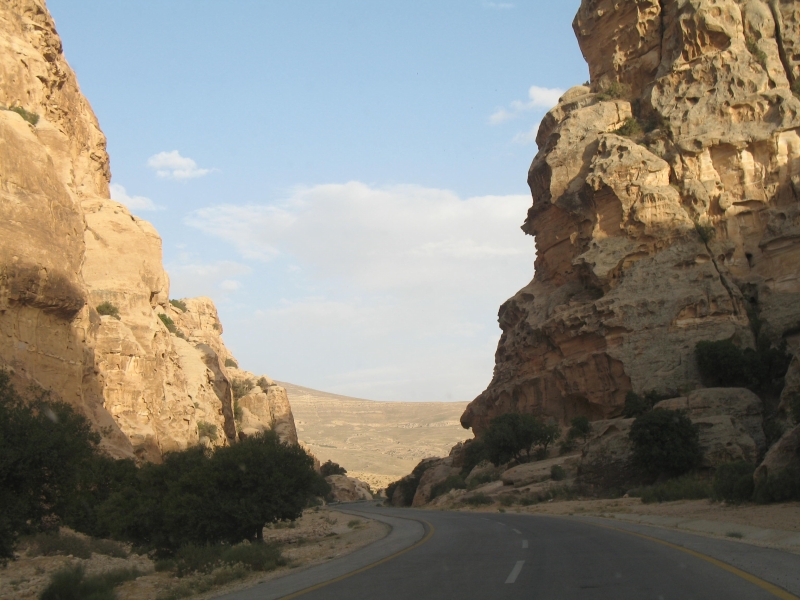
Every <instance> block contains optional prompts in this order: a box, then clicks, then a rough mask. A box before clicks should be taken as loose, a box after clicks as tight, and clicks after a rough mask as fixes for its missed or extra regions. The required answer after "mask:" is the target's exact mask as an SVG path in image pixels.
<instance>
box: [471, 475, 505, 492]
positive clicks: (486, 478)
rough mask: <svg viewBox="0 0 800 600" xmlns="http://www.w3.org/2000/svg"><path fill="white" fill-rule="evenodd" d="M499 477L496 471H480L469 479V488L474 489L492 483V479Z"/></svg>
mask: <svg viewBox="0 0 800 600" xmlns="http://www.w3.org/2000/svg"><path fill="white" fill-rule="evenodd" d="M498 479H499V477H498V475H497V473H494V472H486V473H479V474H478V475H475V477H473V478H472V479H470V480H469V483H468V484H467V489H468V490H474V489H475V488H477V487H480V486H482V485H484V484H485V483H491V482H492V481H497V480H498Z"/></svg>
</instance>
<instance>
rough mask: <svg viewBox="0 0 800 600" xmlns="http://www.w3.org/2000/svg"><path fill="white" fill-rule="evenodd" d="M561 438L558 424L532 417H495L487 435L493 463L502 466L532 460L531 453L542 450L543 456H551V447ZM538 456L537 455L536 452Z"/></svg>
mask: <svg viewBox="0 0 800 600" xmlns="http://www.w3.org/2000/svg"><path fill="white" fill-rule="evenodd" d="M560 435H561V430H560V429H559V427H558V425H557V424H547V423H544V422H543V421H542V420H541V419H539V418H537V417H535V416H534V415H531V414H527V413H524V414H520V413H506V414H503V415H500V416H499V417H495V418H494V419H492V421H491V422H490V423H489V427H488V428H487V430H486V431H485V432H484V434H483V443H484V444H485V446H486V450H487V454H488V456H489V460H490V461H492V463H493V464H494V465H496V466H497V465H501V464H503V463H506V462H508V461H510V460H512V459H514V460H516V461H517V462H523V453H524V455H525V459H527V460H530V458H531V450H532V449H533V448H536V447H538V449H539V450H540V451H541V452H540V454H539V455H540V456H541V455H544V456H545V457H546V456H547V447H548V446H549V445H550V444H552V443H553V442H554V441H555V440H557V439H558V437H559V436H560ZM534 455H535V453H534Z"/></svg>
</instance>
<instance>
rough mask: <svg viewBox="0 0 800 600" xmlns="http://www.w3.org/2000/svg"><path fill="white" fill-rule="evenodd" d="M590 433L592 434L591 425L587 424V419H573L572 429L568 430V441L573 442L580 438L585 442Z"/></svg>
mask: <svg viewBox="0 0 800 600" xmlns="http://www.w3.org/2000/svg"><path fill="white" fill-rule="evenodd" d="M590 433H592V424H591V423H590V422H589V417H575V418H574V419H572V427H570V428H569V439H571V440H574V439H577V438H579V437H581V438H583V441H584V442H585V441H586V439H587V438H588V437H589V434H590Z"/></svg>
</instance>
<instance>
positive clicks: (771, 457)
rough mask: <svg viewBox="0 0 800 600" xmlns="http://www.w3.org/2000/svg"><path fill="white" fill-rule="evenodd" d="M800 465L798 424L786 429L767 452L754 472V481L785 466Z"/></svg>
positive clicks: (795, 467) (795, 466)
mask: <svg viewBox="0 0 800 600" xmlns="http://www.w3.org/2000/svg"><path fill="white" fill-rule="evenodd" d="M790 467H791V468H794V469H797V468H799V467H800V425H797V426H795V427H794V428H793V429H791V430H789V431H787V432H786V433H785V434H784V435H783V437H781V439H780V440H778V441H777V442H776V443H775V444H774V445H773V446H772V447H771V448H770V449H769V452H767V455H766V456H765V457H764V461H763V462H762V463H761V464H760V465H759V466H758V469H756V472H755V480H756V483H759V482H761V481H763V480H764V479H766V478H767V476H768V475H777V474H778V473H780V472H781V471H782V470H784V469H786V468H790Z"/></svg>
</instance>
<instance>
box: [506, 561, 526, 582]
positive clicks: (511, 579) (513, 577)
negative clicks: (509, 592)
mask: <svg viewBox="0 0 800 600" xmlns="http://www.w3.org/2000/svg"><path fill="white" fill-rule="evenodd" d="M524 564H525V561H524V560H518V561H517V564H515V565H514V568H513V569H511V574H510V575H509V576H508V579H506V583H514V582H515V581H516V580H517V576H518V575H519V572H520V571H522V565H524Z"/></svg>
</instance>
